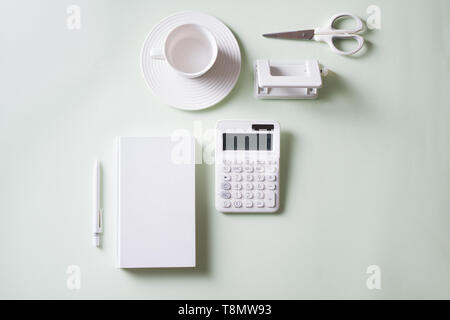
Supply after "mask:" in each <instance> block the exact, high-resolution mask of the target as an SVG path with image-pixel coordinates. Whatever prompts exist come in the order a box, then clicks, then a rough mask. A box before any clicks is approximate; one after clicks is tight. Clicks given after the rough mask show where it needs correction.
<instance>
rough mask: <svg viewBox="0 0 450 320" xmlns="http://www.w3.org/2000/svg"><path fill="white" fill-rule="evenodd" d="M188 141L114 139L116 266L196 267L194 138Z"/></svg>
mask: <svg viewBox="0 0 450 320" xmlns="http://www.w3.org/2000/svg"><path fill="white" fill-rule="evenodd" d="M187 140H188V142H189V143H188V144H187V145H188V146H187V147H186V143H185V144H182V143H181V142H180V141H172V139H171V137H119V138H118V146H117V150H118V164H117V166H118V183H117V188H118V204H117V205H118V208H117V209H118V212H117V266H118V267H119V268H165V267H195V161H194V159H195V154H194V152H195V140H194V139H193V138H187V139H184V142H186V141H187ZM181 153H182V155H181V156H180V154H181ZM180 162H181V163H180Z"/></svg>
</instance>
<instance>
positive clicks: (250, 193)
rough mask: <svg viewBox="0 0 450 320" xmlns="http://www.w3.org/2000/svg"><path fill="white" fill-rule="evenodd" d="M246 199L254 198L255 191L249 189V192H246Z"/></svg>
mask: <svg viewBox="0 0 450 320" xmlns="http://www.w3.org/2000/svg"><path fill="white" fill-rule="evenodd" d="M245 199H253V193H252V192H249V191H247V192H246V193H245Z"/></svg>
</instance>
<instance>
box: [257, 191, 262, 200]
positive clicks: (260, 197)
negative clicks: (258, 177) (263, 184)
mask: <svg viewBox="0 0 450 320" xmlns="http://www.w3.org/2000/svg"><path fill="white" fill-rule="evenodd" d="M256 197H257V198H258V199H264V192H258V193H257V194H256Z"/></svg>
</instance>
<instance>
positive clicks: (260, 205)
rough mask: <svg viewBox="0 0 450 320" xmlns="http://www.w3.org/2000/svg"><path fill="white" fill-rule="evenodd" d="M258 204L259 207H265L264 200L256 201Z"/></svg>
mask: <svg viewBox="0 0 450 320" xmlns="http://www.w3.org/2000/svg"><path fill="white" fill-rule="evenodd" d="M256 206H257V207H258V208H263V207H264V201H256Z"/></svg>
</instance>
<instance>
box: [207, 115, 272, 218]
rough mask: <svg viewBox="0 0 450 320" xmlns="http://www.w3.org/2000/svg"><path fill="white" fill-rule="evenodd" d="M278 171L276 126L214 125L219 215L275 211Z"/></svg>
mask: <svg viewBox="0 0 450 320" xmlns="http://www.w3.org/2000/svg"><path fill="white" fill-rule="evenodd" d="M279 168H280V125H279V124H278V122H275V121H246V120H223V121H219V122H218V123H217V126H216V166H215V170H216V174H215V175H216V184H215V193H216V195H215V204H216V209H217V210H218V211H221V212H275V211H277V210H278V208H279V204H280V184H279V182H280V175H279Z"/></svg>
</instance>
